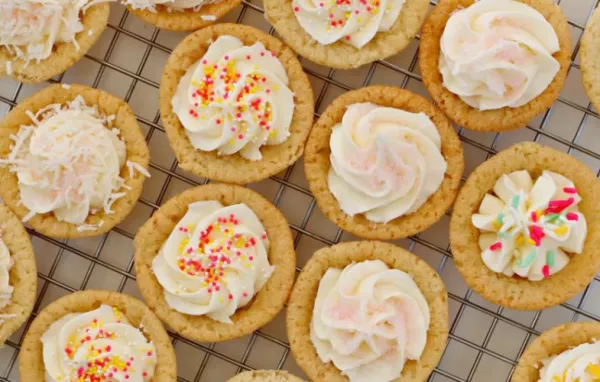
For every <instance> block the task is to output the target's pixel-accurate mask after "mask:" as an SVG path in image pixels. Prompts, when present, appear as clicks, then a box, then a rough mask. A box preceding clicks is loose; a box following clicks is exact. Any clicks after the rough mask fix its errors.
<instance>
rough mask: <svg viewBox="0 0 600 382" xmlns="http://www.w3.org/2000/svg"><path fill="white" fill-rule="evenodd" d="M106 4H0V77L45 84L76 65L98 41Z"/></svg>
mask: <svg viewBox="0 0 600 382" xmlns="http://www.w3.org/2000/svg"><path fill="white" fill-rule="evenodd" d="M109 9H110V6H109V4H108V3H106V2H105V1H102V0H101V1H95V0H81V1H69V0H57V1H46V0H23V1H8V2H3V4H0V77H2V76H4V75H9V76H12V77H13V78H15V79H16V80H17V81H21V82H29V83H31V82H42V81H46V80H48V79H50V78H52V77H54V76H56V75H58V74H60V73H62V72H64V71H65V70H67V69H68V68H69V67H71V66H72V65H73V64H75V63H76V62H77V61H79V60H80V59H81V58H82V57H83V56H84V55H85V53H86V52H87V51H88V50H89V49H90V48H91V46H92V45H93V44H94V43H95V42H96V40H98V38H99V37H100V35H101V34H102V32H103V31H104V28H106V24H107V22H108V13H109Z"/></svg>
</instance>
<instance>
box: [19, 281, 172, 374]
mask: <svg viewBox="0 0 600 382" xmlns="http://www.w3.org/2000/svg"><path fill="white" fill-rule="evenodd" d="M102 304H106V305H110V306H113V307H116V308H118V309H119V310H120V311H121V312H122V313H123V314H124V315H125V317H127V319H128V320H129V322H130V323H131V325H133V326H134V327H137V328H141V330H142V332H143V333H144V335H145V336H146V338H148V339H150V340H151V341H152V342H153V343H154V346H155V347H156V356H157V361H156V368H155V370H154V376H153V377H152V381H154V382H163V381H164V382H170V381H173V382H175V381H176V380H177V364H176V360H175V351H174V350H173V345H172V344H171V340H170V338H169V336H168V335H167V332H166V330H165V328H164V327H163V326H162V323H161V322H160V320H159V319H158V318H157V317H156V316H155V315H154V313H152V311H150V309H148V307H147V306H146V305H144V304H143V303H142V302H141V301H139V300H137V299H135V298H133V297H131V296H128V295H125V294H121V293H116V292H109V291H102V290H86V291H80V292H75V293H71V294H69V295H67V296H64V297H61V298H59V299H58V300H56V301H54V302H52V303H51V304H50V305H48V306H47V307H46V308H44V310H42V311H41V312H40V314H39V315H38V316H37V317H36V319H35V320H34V321H33V323H32V324H31V326H30V327H29V330H28V331H27V334H26V335H25V339H24V340H23V345H22V346H21V351H20V353H19V375H20V378H21V380H23V381H44V380H45V378H46V369H45V367H44V359H43V355H42V350H43V345H42V341H41V338H42V336H43V335H44V333H45V332H46V331H47V330H48V328H49V327H50V325H52V324H53V323H54V322H55V321H57V320H59V319H60V318H62V317H64V316H65V315H67V314H69V313H85V312H89V311H92V310H95V309H97V308H99V307H100V306H101V305H102Z"/></svg>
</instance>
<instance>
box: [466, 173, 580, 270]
mask: <svg viewBox="0 0 600 382" xmlns="http://www.w3.org/2000/svg"><path fill="white" fill-rule="evenodd" d="M493 191H494V194H495V195H492V194H486V196H485V197H484V199H483V201H482V203H481V205H480V207H479V213H477V214H473V217H472V222H473V225H475V226H476V227H477V228H479V229H480V230H481V235H480V237H479V246H480V248H481V250H482V251H483V252H482V258H483V262H484V263H485V265H486V266H487V267H488V268H490V269H491V270H492V271H494V272H499V273H504V274H505V275H507V276H513V275H517V276H520V277H524V278H528V279H529V280H532V281H538V280H542V279H544V278H547V277H550V275H552V274H555V273H557V272H559V271H561V270H562V269H563V268H564V267H565V266H566V265H567V264H568V262H569V255H573V254H578V253H581V252H582V250H583V243H584V241H585V238H586V235H587V225H586V219H585V216H584V215H583V214H582V213H580V212H579V210H578V208H577V204H578V203H579V202H580V201H581V197H580V196H579V194H578V193H577V189H576V188H575V186H574V185H573V182H572V181H571V180H569V179H568V178H566V177H564V176H562V175H560V174H557V173H555V172H552V171H544V172H543V173H542V174H541V176H539V177H538V178H537V179H536V181H535V183H533V181H532V178H531V175H530V174H529V172H527V171H526V170H521V171H515V172H512V173H510V174H508V175H503V176H502V177H501V178H500V179H498V181H497V182H496V184H495V185H494V188H493Z"/></svg>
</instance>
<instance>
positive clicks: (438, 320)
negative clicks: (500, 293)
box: [286, 241, 448, 382]
mask: <svg viewBox="0 0 600 382" xmlns="http://www.w3.org/2000/svg"><path fill="white" fill-rule="evenodd" d="M366 260H381V261H383V262H384V263H386V264H387V265H388V266H389V267H390V268H392V269H399V270H401V271H404V272H406V273H408V274H409V275H410V276H412V278H413V279H414V281H415V283H416V284H417V286H418V287H419V289H420V290H421V293H422V294H423V296H424V297H425V300H427V304H428V305H429V311H430V316H431V320H430V324H429V329H428V331H427V344H426V346H425V350H424V351H423V353H422V354H421V357H420V359H419V360H418V361H411V360H407V361H406V363H405V364H404V369H403V370H402V374H401V375H400V377H399V378H397V379H395V380H394V382H400V381H403V382H404V381H415V382H416V381H419V382H421V381H425V380H427V377H428V376H429V375H430V374H431V372H432V371H433V369H434V368H435V366H436V365H437V364H438V362H439V360H440V358H441V357H442V353H443V351H444V349H445V348H446V340H447V339H448V294H447V293H446V288H445V287H444V283H443V281H442V279H441V278H440V276H439V275H438V274H437V273H436V272H435V270H433V269H432V268H431V267H430V266H429V265H428V264H427V263H426V262H425V261H424V260H421V259H420V258H419V257H417V256H415V255H414V254H412V253H410V252H408V251H406V250H404V249H402V248H400V247H397V246H395V245H393V244H389V243H384V242H377V241H360V242H347V243H342V244H337V245H334V246H332V247H326V248H322V249H320V250H318V251H316V252H315V253H314V255H313V256H312V257H311V258H310V260H309V261H308V262H307V263H306V265H305V266H304V268H303V269H302V272H301V273H300V276H298V279H297V280H296V285H294V289H293V291H292V295H291V297H290V302H289V304H288V309H287V318H286V324H287V333H288V338H289V340H290V348H291V350H292V354H293V355H294V359H295V360H296V362H297V363H298V365H299V366H300V367H301V368H302V370H303V371H304V373H306V375H307V376H308V377H309V378H310V379H311V380H312V381H315V382H324V381H327V382H343V381H348V377H346V376H343V375H342V374H341V372H340V370H338V369H337V368H336V367H335V366H334V365H333V363H331V362H328V363H323V362H322V361H321V359H320V358H319V356H318V355H317V351H316V350H315V347H314V345H313V344H312V342H311V340H310V322H311V320H312V314H313V308H314V305H315V298H316V296H317V291H318V289H319V283H320V281H321V278H322V277H323V276H324V275H325V272H327V269H329V268H338V269H343V268H344V267H346V266H347V265H350V264H352V263H353V262H361V261H366Z"/></svg>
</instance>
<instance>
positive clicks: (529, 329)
mask: <svg viewBox="0 0 600 382" xmlns="http://www.w3.org/2000/svg"><path fill="white" fill-rule="evenodd" d="M598 1H599V0H558V1H557V3H559V4H560V5H561V7H563V9H565V11H566V13H567V15H568V17H569V26H570V29H571V32H572V35H573V37H574V42H576V44H575V45H574V51H573V53H572V63H571V67H570V68H569V78H568V80H567V86H566V87H565V90H564V91H563V93H562V95H561V97H560V98H559V100H558V101H557V102H556V103H555V105H553V107H552V108H551V109H550V110H548V111H547V112H545V113H544V114H543V115H541V116H539V117H538V118H537V119H536V120H534V121H533V122H532V123H531V124H530V125H529V126H527V128H526V129H521V130H519V131H518V132H515V133H504V134H475V133H472V132H469V131H465V130H463V129H462V128H458V127H457V131H458V132H459V133H460V136H461V140H462V141H463V144H464V147H465V155H466V161H467V172H468V171H470V169H472V168H473V167H475V166H476V165H477V164H479V163H480V162H482V161H484V160H485V159H487V158H489V157H490V156H492V155H494V154H495V153H496V152H497V151H498V150H500V149H502V148H505V147H507V146H509V145H510V144H511V143H513V142H516V141H519V140H534V141H539V142H541V143H544V144H547V145H552V146H555V147H557V148H559V149H562V150H563V151H566V152H568V153H570V154H572V155H574V156H576V157H578V158H579V159H581V160H583V161H584V162H586V163H587V164H588V165H590V166H591V167H592V168H594V169H596V170H597V171H598V174H599V176H600V144H597V143H595V141H597V142H600V139H599V138H600V130H596V129H597V128H600V119H598V118H599V116H598V114H597V113H596V112H595V111H594V110H593V109H592V106H591V105H590V103H589V102H588V100H587V98H585V95H584V94H582V92H583V90H582V89H581V88H580V87H578V84H579V83H580V78H579V77H580V76H579V74H578V72H579V70H580V67H579V64H578V60H577V58H578V52H579V46H580V38H581V33H582V31H583V29H584V26H585V23H586V20H587V19H588V18H589V16H590V15H591V12H592V10H593V9H594V8H595V7H596V6H597V5H598ZM431 5H432V6H433V5H435V1H432V2H431ZM575 8H576V9H575ZM574 9H575V10H574ZM112 11H113V12H112V15H111V21H110V23H109V28H107V31H106V32H105V34H104V35H103V36H102V38H101V41H100V42H99V43H98V44H97V45H101V46H102V48H101V49H97V50H96V51H94V49H93V50H92V51H91V52H90V53H89V54H87V55H86V58H85V59H84V61H83V62H82V63H79V64H77V65H75V67H74V68H72V69H70V70H68V71H67V72H66V73H65V74H63V75H61V76H60V77H58V78H55V79H54V80H53V81H51V82H57V81H58V82H71V81H70V78H72V77H73V78H76V79H79V78H81V74H82V73H85V74H86V77H85V78H86V81H88V82H89V84H90V85H92V86H93V87H100V88H105V89H107V90H109V91H114V90H113V89H111V87H112V84H114V83H115V82H116V81H117V80H118V79H119V78H122V79H127V80H128V81H130V82H129V85H128V86H122V89H120V92H121V93H122V94H120V95H121V96H122V97H123V98H124V99H125V100H126V101H128V102H130V103H133V101H134V98H135V97H137V93H136V89H138V88H142V89H143V90H144V89H148V90H149V91H150V93H151V94H152V95H154V94H157V92H156V90H157V89H158V86H159V84H158V81H159V74H160V73H159V72H160V58H159V57H162V58H163V59H164V58H165V57H166V56H167V55H168V54H170V52H171V49H172V48H173V47H174V44H173V42H176V41H177V40H178V39H180V38H181V37H182V35H173V34H168V33H166V32H162V31H159V30H158V29H154V28H152V27H149V26H147V25H146V26H144V25H141V22H140V21H138V20H136V19H135V16H132V15H130V14H129V13H128V12H126V11H124V10H123V9H122V8H121V7H119V6H116V5H115V6H114V7H113V10H112ZM262 12H263V9H262V4H261V2H260V0H245V1H244V2H243V5H241V6H240V7H239V9H237V10H236V11H234V12H232V15H230V16H229V21H232V22H237V23H244V24H250V25H253V26H256V27H259V28H261V29H264V30H267V31H269V33H271V34H272V33H273V30H272V28H270V27H269V26H268V25H267V24H266V22H265V21H264V19H263V18H262ZM250 14H252V15H251V16H252V17H250V16H249V15H250ZM115 15H116V17H115ZM140 25H141V26H140ZM124 41H126V42H127V43H129V44H135V45H136V46H137V47H138V48H139V49H137V52H136V53H139V55H140V56H141V59H140V60H139V64H138V65H137V67H134V66H133V65H130V63H129V62H128V61H129V60H126V61H123V60H122V59H120V60H116V59H115V57H116V55H117V53H119V52H125V55H126V56H128V54H127V51H128V49H127V48H125V47H124V46H123V44H124V43H123V42H124ZM98 51H99V52H100V53H98ZM417 51H418V37H417V39H416V41H415V43H413V44H412V45H410V46H409V47H408V48H407V49H406V50H405V51H404V52H403V53H402V54H400V55H398V56H397V57H394V58H392V59H389V60H386V61H378V62H376V63H373V64H371V65H370V66H366V67H364V68H361V69H358V70H355V71H351V72H344V75H343V76H342V77H340V73H342V72H340V71H335V70H332V69H327V68H323V67H319V66H317V65H314V64H312V63H310V62H307V61H305V60H303V65H304V67H305V70H306V72H307V73H308V75H309V77H310V80H311V82H312V83H313V87H314V88H315V97H316V102H317V103H316V110H317V113H316V115H317V116H318V114H319V112H320V111H321V110H322V109H323V108H324V107H325V106H327V104H328V103H329V102H330V101H331V99H332V98H333V97H335V96H336V95H338V94H340V93H342V92H344V91H346V90H349V89H352V88H356V87H360V86H364V85H367V84H371V83H375V82H384V83H393V84H394V85H398V86H401V87H403V88H408V89H410V90H412V91H415V92H418V93H421V94H423V95H426V92H425V90H424V88H423V86H422V84H421V77H420V75H419V73H418V68H417V61H418V57H417ZM133 61H135V60H133ZM149 66H155V67H156V68H158V69H156V70H155V71H154V75H153V72H152V70H147V69H148V67H149ZM91 67H93V68H94V69H95V70H97V72H95V73H92V71H91V70H89V68H91ZM73 73H75V76H71V74H73ZM90 73H91V77H90ZM115 76H116V77H115ZM115 78H116V79H115ZM123 82H124V85H127V82H126V81H123ZM36 89H37V87H31V86H26V85H23V84H20V83H16V82H12V81H10V80H1V81H0V115H3V114H4V112H8V111H9V110H10V109H11V108H12V107H14V106H15V105H16V104H17V102H19V101H20V100H21V99H22V97H23V96H25V95H26V94H30V93H33V92H34V91H35V90H36ZM137 104H138V105H139V104H140V102H137ZM149 105H152V106H154V105H155V104H153V103H145V102H141V106H138V107H136V106H134V105H132V106H134V110H135V111H136V114H137V116H138V120H139V122H140V124H141V125H142V126H143V128H144V130H145V131H146V140H147V142H148V143H149V145H150V147H151V153H152V163H151V165H150V166H151V173H152V174H153V178H152V180H148V181H147V184H146V189H147V190H150V191H148V192H144V194H143V195H142V198H141V199H140V201H139V202H138V205H137V206H136V209H134V212H133V213H132V216H131V217H130V218H128V219H127V221H126V222H124V223H123V224H121V225H119V226H118V227H116V228H115V229H113V230H112V231H111V232H110V233H107V234H105V235H103V236H101V237H100V238H97V239H85V240H75V241H73V240H71V241H59V240H54V239H51V238H47V237H45V236H43V235H40V234H38V233H37V232H34V231H32V230H30V231H29V232H30V234H31V236H32V240H33V242H34V246H35V247H36V252H37V259H38V264H39V274H38V277H39V280H38V281H39V286H38V298H37V301H36V304H35V308H34V312H39V311H40V310H41V309H42V308H43V307H44V306H45V305H47V304H48V303H49V302H51V301H52V300H54V299H56V298H57V297H60V296H61V295H64V294H67V293H70V292H74V291H76V290H80V289H86V288H92V287H93V288H98V287H105V288H109V289H114V290H117V291H120V292H124V293H130V294H133V295H135V296H137V297H139V292H138V291H137V289H136V286H135V274H134V270H133V258H132V248H131V241H132V239H133V237H134V234H135V230H136V228H137V226H139V225H140V224H141V223H143V221H144V220H145V219H147V218H148V217H149V216H150V214H151V213H152V212H154V211H155V210H156V209H157V208H158V207H159V206H160V205H161V204H162V203H163V202H164V201H165V200H167V199H168V197H169V196H171V195H173V194H175V193H177V192H179V191H181V190H182V189H183V188H186V187H192V186H195V185H198V184H205V183H207V180H204V179H199V178H196V177H194V176H191V175H189V174H186V173H184V172H183V171H181V170H180V169H179V168H178V165H177V161H176V160H175V159H174V158H173V156H172V154H171V153H170V151H169V149H168V147H167V145H166V140H164V129H163V128H162V127H161V125H160V117H159V113H158V111H157V109H156V107H155V108H154V109H152V108H151V110H150V112H148V110H147V106H149ZM152 115H153V117H151V116H152ZM160 138H161V139H160ZM165 158H166V159H165ZM250 187H251V188H254V189H256V190H258V191H259V192H261V193H263V194H264V195H265V196H267V197H268V198H270V199H271V200H272V201H273V203H274V204H275V205H277V206H278V207H280V208H281V209H282V211H283V212H284V214H285V215H286V216H287V218H288V220H289V221H290V228H291V229H292V232H293V233H294V240H295V245H296V248H297V252H298V258H299V263H300V264H303V262H304V260H305V259H307V258H309V257H310V255H311V254H312V252H313V251H314V249H316V248H318V247H322V246H327V245H332V244H334V243H337V242H339V241H345V240H351V239H353V238H352V237H351V236H350V235H348V234H346V233H344V232H343V231H341V230H339V229H337V228H335V227H334V226H333V225H332V224H331V223H329V222H327V220H326V219H325V218H324V217H323V215H322V214H321V213H320V211H318V209H317V208H315V201H314V199H313V198H312V195H311V194H310V191H308V189H307V186H306V182H305V180H304V178H303V170H302V163H301V161H300V162H299V163H296V164H295V165H294V166H292V167H290V168H288V169H287V170H286V171H285V172H283V173H282V174H279V175H277V176H275V177H272V178H270V179H269V180H267V181H264V182H260V183H258V184H255V185H251V186H250ZM298 206H300V207H301V209H302V211H299V208H300V207H298ZM138 207H139V208H138ZM447 224H448V216H446V217H445V218H444V219H442V221H441V222H440V223H438V224H436V225H435V226H434V227H432V228H431V229H430V230H428V231H426V232H424V233H422V234H420V235H417V236H415V237H411V238H410V239H405V240H401V241H398V242H397V244H399V245H401V246H403V247H405V248H407V249H409V250H411V251H413V252H415V253H416V254H418V255H420V256H422V257H423V258H425V259H426V260H427V261H428V262H429V263H430V264H431V265H432V266H434V267H435V268H436V269H437V271H438V272H439V273H440V275H441V276H442V278H443V279H444V281H445V282H446V285H447V287H448V291H449V297H450V299H449V304H450V312H451V317H450V319H451V322H450V324H451V326H450V337H449V340H448V345H447V348H446V351H445V353H444V356H443V358H442V361H441V362H440V364H439V365H438V367H437V368H436V370H435V372H434V373H433V374H432V376H431V377H430V380H431V381H446V380H450V381H483V380H484V379H485V380H486V382H490V381H496V380H498V381H509V380H510V377H511V375H512V370H513V366H514V365H515V363H516V360H518V358H519V356H520V355H521V354H522V352H523V350H524V349H525V347H526V345H527V344H528V343H529V342H530V341H531V340H532V339H533V338H535V337H536V336H538V335H539V334H540V332H541V331H543V330H544V329H546V328H548V327H550V326H553V325H554V324H558V323H560V322H565V321H578V320H596V321H600V305H599V304H597V303H596V306H594V300H595V301H598V298H600V277H598V276H597V277H596V279H595V280H594V282H593V283H592V284H590V285H589V286H588V287H587V288H586V289H585V291H584V292H583V293H581V294H580V295H579V296H577V297H575V298H573V299H571V300H570V301H569V302H567V303H565V304H562V305H560V306H559V307H555V308H552V309H547V310H544V311H537V312H516V311H511V310H508V309H504V308H502V307H498V306H495V305H492V304H489V303H487V302H485V301H484V300H483V299H481V298H480V297H479V296H477V295H476V294H474V293H472V291H471V290H470V289H468V288H467V287H466V285H465V284H464V282H463V281H462V279H461V278H460V276H458V274H457V272H456V269H455V267H454V264H453V260H452V255H451V253H450V250H449V245H448V232H447V231H448V230H447ZM73 269H75V270H76V271H75V272H73ZM299 270H300V268H298V271H299ZM81 275H82V276H81ZM35 316H36V314H35V313H34V314H33V316H32V317H31V319H30V320H29V321H28V323H27V324H26V325H25V326H24V328H22V329H21V330H20V331H19V332H18V333H16V334H15V335H13V336H12V337H11V338H10V339H9V341H7V343H6V345H7V346H5V347H4V348H2V349H0V381H10V382H15V381H18V379H19V378H18V367H17V356H18V352H19V348H20V346H21V342H22V338H23V333H24V332H25V331H26V330H27V328H28V327H29V325H30V324H31V320H32V319H33V318H34V317H35ZM170 335H171V337H172V341H173V345H174V346H175V349H176V352H177V356H178V361H179V362H178V363H179V377H178V381H181V382H199V381H211V382H220V381H225V380H226V379H227V378H228V377H230V376H232V375H233V374H235V373H237V372H240V371H242V370H248V369H253V368H284V369H288V370H290V371H292V372H293V373H296V374H299V375H302V374H301V371H300V369H299V368H298V367H297V365H296V364H295V363H294V361H293V359H292V357H291V355H290V351H289V345H288V343H287V338H286V336H285V330H284V316H283V314H282V315H280V316H279V317H278V318H276V320H275V321H274V322H273V323H271V324H269V325H267V326H266V327H265V328H263V329H261V330H259V331H257V332H255V333H253V334H252V335H250V336H247V337H245V338H242V339H240V340H234V341H229V342H228V343H222V344H214V343H195V342H193V341H189V340H187V339H185V338H182V337H181V336H178V335H177V334H176V333H173V332H170Z"/></svg>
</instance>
